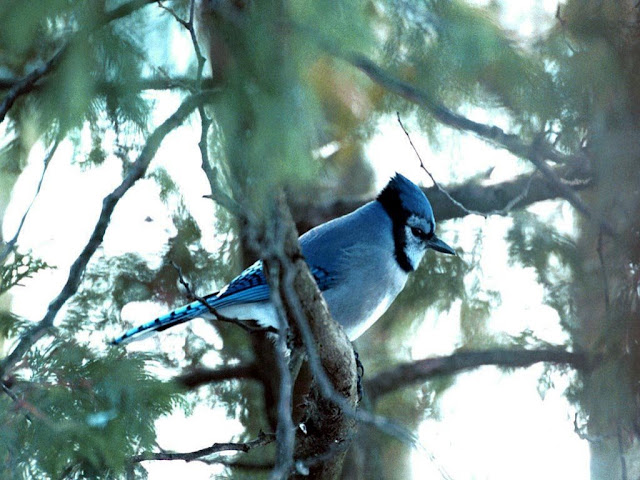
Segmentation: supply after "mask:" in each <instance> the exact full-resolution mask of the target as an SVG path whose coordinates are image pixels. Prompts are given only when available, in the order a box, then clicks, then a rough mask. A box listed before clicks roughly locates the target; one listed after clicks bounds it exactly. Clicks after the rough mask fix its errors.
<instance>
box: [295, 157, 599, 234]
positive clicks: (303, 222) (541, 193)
mask: <svg viewBox="0 0 640 480" xmlns="http://www.w3.org/2000/svg"><path fill="white" fill-rule="evenodd" d="M552 170H553V171H554V173H555V175H556V176H557V177H559V178H569V179H571V180H572V182H571V183H572V184H573V186H572V187H571V188H572V189H574V190H576V191H578V190H582V189H586V188H588V187H589V186H590V181H589V180H588V178H589V176H588V175H589V172H587V171H585V170H581V169H577V168H571V167H565V166H561V167H555V168H554V169H552ZM573 180H577V181H575V182H573ZM423 191H424V192H425V194H426V195H427V196H428V197H429V201H430V202H431V205H432V206H433V211H434V212H435V214H436V217H437V219H438V220H439V221H443V220H450V219H453V218H462V217H464V216H466V215H467V213H466V212H465V210H464V209H462V208H460V207H458V206H456V205H455V204H453V203H452V202H451V201H450V200H449V199H448V198H447V196H446V195H445V194H443V193H442V192H441V191H440V190H438V189H437V188H435V187H430V188H423ZM446 191H447V192H448V193H449V195H451V196H452V197H454V198H455V199H457V200H458V201H459V202H460V203H462V204H463V205H473V206H474V210H476V211H478V212H479V213H481V214H483V215H505V214H507V213H509V212H510V211H511V210H512V209H520V208H524V207H526V206H528V205H531V204H534V203H536V202H540V201H544V200H552V199H556V198H559V197H560V196H561V195H560V192H558V190H557V188H555V186H554V185H553V184H552V182H550V181H549V180H548V179H547V178H545V177H543V176H542V175H540V174H537V173H533V174H526V175H520V176H518V177H516V178H514V179H513V180H508V181H506V182H501V183H497V184H495V185H486V186H485V185H481V184H480V183H479V182H478V181H477V180H473V181H470V182H468V183H465V184H463V185H459V186H456V187H447V188H446ZM370 200H371V199H370V198H352V199H343V200H338V201H332V202H326V203H321V202H313V203H311V204H309V203H301V202H300V203H293V204H291V212H292V214H293V217H294V219H295V221H296V225H297V227H298V230H299V231H300V232H305V231H307V230H309V229H310V228H313V227H314V226H316V225H320V224H321V223H324V222H327V221H328V220H331V219H333V218H336V217H339V216H341V215H346V214H347V213H350V212H352V211H353V210H355V209H356V208H358V207H361V206H362V205H364V204H365V203H366V202H368V201H370Z"/></svg>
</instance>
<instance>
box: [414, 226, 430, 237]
mask: <svg viewBox="0 0 640 480" xmlns="http://www.w3.org/2000/svg"><path fill="white" fill-rule="evenodd" d="M411 233H413V235H414V236H416V237H418V238H426V237H427V234H426V233H424V231H423V230H422V229H421V228H418V227H411Z"/></svg>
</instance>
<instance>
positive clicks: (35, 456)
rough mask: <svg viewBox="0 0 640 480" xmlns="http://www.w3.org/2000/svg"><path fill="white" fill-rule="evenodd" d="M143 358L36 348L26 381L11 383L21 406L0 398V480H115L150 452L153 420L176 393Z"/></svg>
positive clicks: (56, 345)
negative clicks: (134, 460) (0, 426)
mask: <svg viewBox="0 0 640 480" xmlns="http://www.w3.org/2000/svg"><path fill="white" fill-rule="evenodd" d="M147 360H148V358H147V357H145V356H143V355H136V354H126V355H124V354H123V352H122V351H117V350H112V351H110V353H108V354H106V355H100V354H97V353H96V351H95V349H92V348H88V347H86V346H82V345H79V344H78V343H76V342H74V341H73V340H56V341H55V342H53V343H52V344H51V345H50V346H49V347H47V348H46V349H45V350H35V351H34V352H33V353H32V354H31V355H30V356H29V358H28V359H27V361H28V364H29V365H31V366H32V367H33V368H31V370H30V371H29V372H28V373H27V372H25V375H28V377H27V378H28V382H27V381H24V382H23V379H22V378H20V377H19V378H17V379H16V380H14V381H15V385H14V386H13V388H12V389H13V392H15V394H16V395H17V396H18V398H19V400H17V401H16V402H15V403H14V405H13V406H10V405H9V403H10V399H8V397H3V399H2V402H3V403H5V407H7V408H3V409H1V410H0V411H1V412H2V413H1V414H0V422H2V424H3V426H4V428H3V431H4V432H12V433H11V434H10V435H5V434H3V435H0V451H4V454H3V459H5V462H3V464H2V466H1V467H0V469H1V471H2V474H1V476H2V477H3V478H16V476H18V475H25V476H26V477H29V476H31V475H33V474H34V473H37V475H36V476H38V477H40V476H42V475H46V476H47V477H49V478H60V477H62V476H64V477H67V478H120V477H121V476H122V475H123V474H124V471H125V469H126V468H127V467H128V465H129V459H130V457H131V456H133V455H134V454H136V453H138V452H140V451H149V450H151V449H152V448H153V447H154V441H155V429H154V422H155V420H156V419H157V418H159V417H160V416H162V415H164V414H167V413H169V412H170V411H171V409H172V407H173V405H174V400H175V394H176V393H177V391H176V389H175V387H173V386H171V385H170V384H166V383H164V382H161V381H159V380H157V379H155V378H153V377H152V376H151V375H150V374H149V373H147V371H146V363H147ZM27 378H25V379H24V380H27ZM28 472H30V473H28ZM32 478H33V477H32Z"/></svg>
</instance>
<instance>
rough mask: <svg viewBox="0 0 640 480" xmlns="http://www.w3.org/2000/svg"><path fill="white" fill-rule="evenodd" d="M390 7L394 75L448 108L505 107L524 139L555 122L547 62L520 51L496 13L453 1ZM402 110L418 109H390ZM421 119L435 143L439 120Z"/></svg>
mask: <svg viewBox="0 0 640 480" xmlns="http://www.w3.org/2000/svg"><path fill="white" fill-rule="evenodd" d="M389 7H390V8H389V10H388V13H389V15H388V16H387V17H386V18H387V20H386V23H387V25H386V26H387V28H388V29H389V31H390V33H389V34H388V36H387V43H386V45H385V52H386V54H387V57H386V59H385V60H386V62H388V64H389V65H390V67H391V68H393V70H394V71H395V72H396V75H397V76H399V77H401V78H403V79H405V80H407V81H409V82H410V83H413V84H415V85H417V86H419V87H421V88H422V89H423V90H425V91H426V92H428V93H429V94H430V95H431V96H432V97H433V98H434V99H436V100H440V101H443V102H444V103H445V104H446V105H447V106H448V107H449V108H454V109H455V108H457V107H459V106H463V105H474V106H480V107H485V108H486V107H488V108H495V107H501V108H503V109H505V111H506V112H508V113H509V114H510V115H511V116H512V117H513V118H514V119H517V125H518V129H519V130H520V131H521V133H522V134H523V135H525V137H526V136H532V135H535V134H536V133H538V132H539V131H540V130H542V129H543V128H545V125H546V123H547V122H548V121H549V120H550V119H553V118H555V115H556V114H557V111H558V109H559V106H558V102H557V101H556V94H555V90H554V85H553V78H552V76H551V75H550V73H549V72H548V71H547V69H546V67H545V64H544V61H543V60H542V59H541V58H540V57H537V56H536V55H532V54H531V53H530V52H527V51H526V50H525V49H523V48H521V47H520V46H519V45H518V44H517V42H516V41H515V39H512V38H511V36H510V34H509V33H508V32H506V31H505V30H504V29H503V28H502V27H501V26H500V25H499V23H498V21H497V16H496V14H495V12H492V11H491V10H490V9H487V8H477V7H473V6H470V5H468V4H467V3H466V2H461V1H450V0H433V1H429V2H424V3H414V2H400V3H399V4H397V5H394V6H393V7H391V6H389ZM397 108H400V109H402V110H403V111H405V112H406V111H407V110H409V111H413V110H415V107H414V106H413V105H412V104H409V103H407V102H404V101H400V102H398V101H397V100H396V99H393V98H391V99H390V103H389V109H397ZM391 111H392V110H391ZM418 114H419V116H420V119H421V123H422V126H423V127H424V128H425V129H426V131H427V132H430V133H431V136H430V140H431V141H432V142H433V143H435V144H437V143H438V138H437V136H436V135H435V133H436V129H435V127H436V126H437V122H435V121H434V119H433V118H432V117H431V116H430V115H429V114H428V113H427V112H425V111H423V110H418Z"/></svg>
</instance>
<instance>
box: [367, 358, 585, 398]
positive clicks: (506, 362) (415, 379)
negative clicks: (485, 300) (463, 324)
mask: <svg viewBox="0 0 640 480" xmlns="http://www.w3.org/2000/svg"><path fill="white" fill-rule="evenodd" d="M540 362H546V363H554V364H564V365H567V366H570V367H572V368H575V369H577V370H587V369H591V368H593V366H594V365H595V364H597V363H598V359H597V358H592V357H589V356H588V355H587V354H585V353H574V352H568V351H566V350H560V349H542V350H523V349H520V350H516V349H512V348H511V349H495V350H487V351H479V352H457V353H454V354H452V355H448V356H445V357H434V358H425V359H423V360H416V361H414V362H408V363H403V364H400V365H397V366H395V367H394V368H392V369H390V370H387V371H384V372H381V373H378V374H377V375H376V376H375V377H373V378H370V379H369V380H367V381H366V382H365V384H364V385H365V390H366V392H367V393H368V394H369V396H370V397H371V399H372V401H375V400H377V399H378V398H379V397H381V396H383V395H386V394H388V393H390V392H394V391H396V390H398V389H400V388H404V387H407V386H409V385H413V384H415V383H419V382H424V381H425V380H429V379H431V378H434V377H438V376H442V375H453V374H455V373H458V372H460V371H463V370H469V369H472V368H477V367H481V366H484V365H495V366H499V367H528V366H530V365H533V364H535V363H540Z"/></svg>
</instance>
